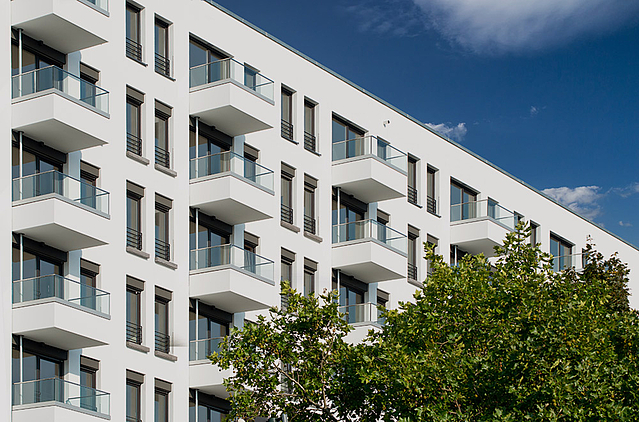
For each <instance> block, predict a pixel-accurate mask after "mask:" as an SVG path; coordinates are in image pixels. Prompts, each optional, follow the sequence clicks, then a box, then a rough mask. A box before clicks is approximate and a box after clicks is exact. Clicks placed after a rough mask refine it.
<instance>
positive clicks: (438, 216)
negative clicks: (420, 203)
mask: <svg viewBox="0 0 639 422" xmlns="http://www.w3.org/2000/svg"><path fill="white" fill-rule="evenodd" d="M428 213H429V214H430V215H434V216H435V217H437V218H442V216H441V215H439V214H436V213H434V212H430V211H428Z"/></svg>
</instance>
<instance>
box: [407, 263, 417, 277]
mask: <svg viewBox="0 0 639 422" xmlns="http://www.w3.org/2000/svg"><path fill="white" fill-rule="evenodd" d="M408 278H409V279H410V280H417V265H413V264H408Z"/></svg>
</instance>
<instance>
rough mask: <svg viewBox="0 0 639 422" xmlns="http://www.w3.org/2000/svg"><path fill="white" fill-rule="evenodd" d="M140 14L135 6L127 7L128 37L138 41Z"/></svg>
mask: <svg viewBox="0 0 639 422" xmlns="http://www.w3.org/2000/svg"><path fill="white" fill-rule="evenodd" d="M139 28H140V14H139V12H138V11H137V10H136V9H134V8H133V7H130V6H127V8H126V37H127V38H128V39H130V40H132V41H135V42H137V43H139V42H140V30H139Z"/></svg>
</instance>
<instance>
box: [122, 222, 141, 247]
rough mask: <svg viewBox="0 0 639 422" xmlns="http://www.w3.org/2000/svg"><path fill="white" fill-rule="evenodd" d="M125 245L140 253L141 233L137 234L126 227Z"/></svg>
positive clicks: (134, 230) (132, 229)
mask: <svg viewBox="0 0 639 422" xmlns="http://www.w3.org/2000/svg"><path fill="white" fill-rule="evenodd" d="M126 245H127V246H130V247H132V248H135V249H137V250H139V251H141V250H142V232H139V231H137V230H136V229H134V228H131V227H127V228H126Z"/></svg>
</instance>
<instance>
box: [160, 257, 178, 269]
mask: <svg viewBox="0 0 639 422" xmlns="http://www.w3.org/2000/svg"><path fill="white" fill-rule="evenodd" d="M155 263H156V264H160V265H164V266H165V267H167V268H170V269H172V270H177V267H178V265H177V264H176V263H175V262H171V261H167V260H166V259H162V258H158V257H157V256H156V257H155Z"/></svg>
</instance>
